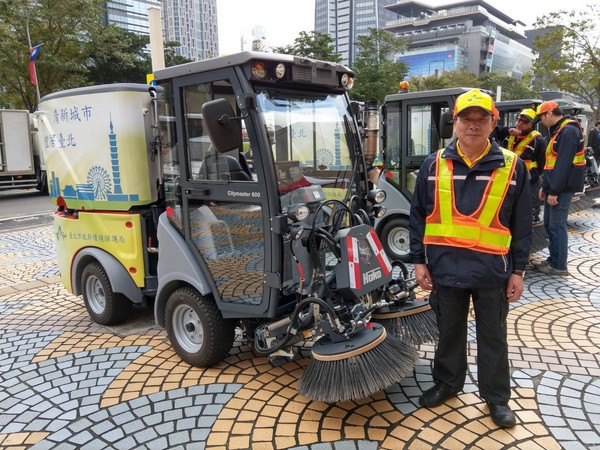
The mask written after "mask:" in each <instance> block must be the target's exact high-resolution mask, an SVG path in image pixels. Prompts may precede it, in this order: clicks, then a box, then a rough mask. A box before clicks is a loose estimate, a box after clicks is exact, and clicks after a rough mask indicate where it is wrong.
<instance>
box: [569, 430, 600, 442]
mask: <svg viewBox="0 0 600 450" xmlns="http://www.w3.org/2000/svg"><path fill="white" fill-rule="evenodd" d="M575 434H576V435H577V437H578V438H579V440H580V441H581V442H583V443H584V444H586V445H600V435H598V433H595V432H594V431H590V430H588V431H575Z"/></svg>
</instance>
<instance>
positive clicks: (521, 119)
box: [517, 117, 531, 123]
mask: <svg viewBox="0 0 600 450" xmlns="http://www.w3.org/2000/svg"><path fill="white" fill-rule="evenodd" d="M517 122H523V123H529V122H531V121H530V120H527V119H523V118H522V117H519V118H518V119H517Z"/></svg>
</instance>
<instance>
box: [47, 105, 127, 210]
mask: <svg viewBox="0 0 600 450" xmlns="http://www.w3.org/2000/svg"><path fill="white" fill-rule="evenodd" d="M108 151H109V153H110V168H108V169H107V168H105V167H102V166H101V165H98V164H94V165H92V167H90V169H89V170H88V173H87V177H86V183H78V184H76V185H75V187H73V185H70V184H69V185H66V186H65V188H64V189H61V186H60V179H59V178H58V177H57V176H56V174H55V173H54V172H52V175H51V180H50V189H49V194H50V197H54V198H56V197H59V196H60V195H61V191H62V196H63V198H65V199H77V200H103V201H138V200H139V194H124V193H123V189H122V187H121V170H120V166H119V146H118V142H117V133H115V131H114V126H113V122H112V116H109V133H108Z"/></svg>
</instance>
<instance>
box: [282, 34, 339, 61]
mask: <svg viewBox="0 0 600 450" xmlns="http://www.w3.org/2000/svg"><path fill="white" fill-rule="evenodd" d="M332 44H333V38H332V37H331V36H329V35H328V34H325V33H319V32H318V31H310V32H308V33H307V32H306V31H301V32H300V34H299V35H298V37H297V38H296V39H294V43H293V44H292V45H286V46H283V47H274V48H273V51H274V52H275V53H283V54H285V55H297V56H305V57H307V58H313V59H320V60H323V61H331V62H340V61H341V60H342V57H341V56H340V55H338V54H337V53H335V52H334V51H333V46H332Z"/></svg>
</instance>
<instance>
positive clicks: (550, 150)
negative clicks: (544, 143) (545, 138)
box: [544, 119, 585, 170]
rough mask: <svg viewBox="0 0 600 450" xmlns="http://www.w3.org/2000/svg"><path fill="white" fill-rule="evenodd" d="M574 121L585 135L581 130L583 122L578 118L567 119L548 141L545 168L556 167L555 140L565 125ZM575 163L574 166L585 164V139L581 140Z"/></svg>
mask: <svg viewBox="0 0 600 450" xmlns="http://www.w3.org/2000/svg"><path fill="white" fill-rule="evenodd" d="M570 123H574V124H576V125H577V126H578V127H579V131H581V136H583V131H582V130H581V124H580V123H579V121H577V120H573V119H567V120H565V121H564V122H563V123H561V124H560V126H559V127H558V130H556V133H554V134H553V135H552V137H551V138H550V141H549V142H548V147H546V165H545V166H544V170H552V169H554V165H555V164H556V157H557V156H558V152H555V151H554V141H556V138H557V137H558V135H559V134H560V132H561V131H562V130H564V128H565V126H566V125H568V124H570ZM573 165H574V166H585V145H584V143H583V139H582V140H581V148H580V149H579V150H578V151H577V153H575V156H574V157H573Z"/></svg>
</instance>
